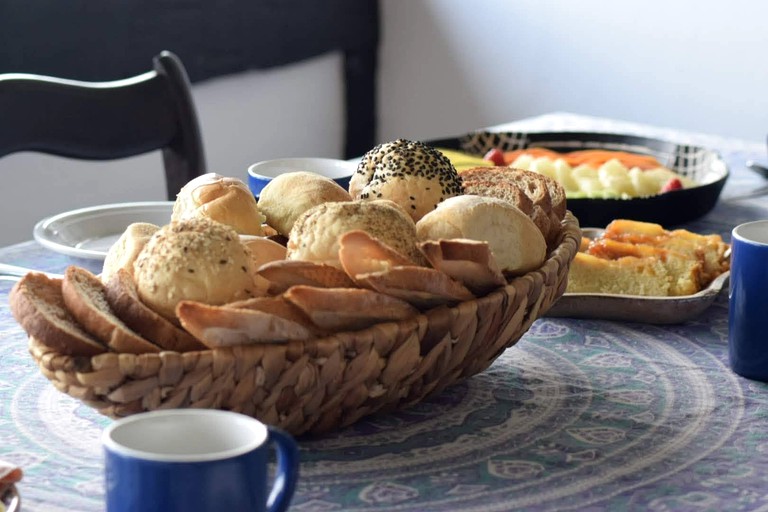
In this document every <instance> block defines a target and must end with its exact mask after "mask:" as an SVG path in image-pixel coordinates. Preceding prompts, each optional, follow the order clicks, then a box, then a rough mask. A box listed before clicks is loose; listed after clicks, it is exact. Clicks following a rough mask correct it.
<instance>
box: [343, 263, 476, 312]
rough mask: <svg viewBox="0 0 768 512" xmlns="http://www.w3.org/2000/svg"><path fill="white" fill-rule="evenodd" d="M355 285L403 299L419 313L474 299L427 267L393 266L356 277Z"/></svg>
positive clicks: (452, 281) (461, 287) (453, 282)
mask: <svg viewBox="0 0 768 512" xmlns="http://www.w3.org/2000/svg"><path fill="white" fill-rule="evenodd" d="M355 282H356V283H357V284H358V285H360V286H362V287H364V288H369V289H371V290H375V291H377V292H381V293H383V294H385V295H389V296H391V297H397V298H398V299H402V300H404V301H406V302H407V303H408V304H410V305H412V306H415V307H417V308H419V309H421V310H427V309H430V308H433V307H435V306H439V305H441V304H448V303H451V302H462V301H465V300H472V299H474V298H475V296H474V295H473V294H472V292H470V291H469V290H468V289H467V288H466V287H465V286H464V285H463V284H461V283H460V282H458V281H456V280H455V279H453V278H451V277H450V276H448V274H446V273H444V272H441V271H439V270H435V269H433V268H428V267H416V266H408V267H392V268H390V269H389V270H385V271H383V272H371V273H369V274H357V275H356V276H355Z"/></svg>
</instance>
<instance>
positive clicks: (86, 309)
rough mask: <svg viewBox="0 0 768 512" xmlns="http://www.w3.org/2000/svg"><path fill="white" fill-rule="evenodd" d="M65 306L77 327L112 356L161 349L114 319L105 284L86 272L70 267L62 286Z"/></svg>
mask: <svg viewBox="0 0 768 512" xmlns="http://www.w3.org/2000/svg"><path fill="white" fill-rule="evenodd" d="M61 291H62V295H63V297H64V304H66V306H67V309H69V311H70V312H71V313H72V316H74V317H75V318H76V319H77V321H78V322H79V323H80V325H82V326H83V328H84V329H85V330H86V331H88V332H89V333H91V334H92V335H93V336H94V337H96V338H97V339H99V340H100V341H102V342H103V343H105V344H106V345H107V346H108V347H110V348H111V349H113V350H114V351H115V352H121V353H130V354H143V353H146V352H160V347H158V346H157V345H155V344H154V343H152V342H151V341H148V340H147V339H145V338H143V337H142V336H141V335H139V334H138V333H136V332H135V331H133V329H131V328H130V327H128V326H127V325H125V323H124V322H123V321H122V320H120V318H118V317H117V315H115V313H114V311H112V308H111V307H110V306H109V302H108V301H107V297H106V290H105V287H104V283H102V282H101V280H100V279H99V278H98V277H96V276H95V275H93V274H92V273H91V272H89V271H88V270H86V269H84V268H81V267H76V266H74V265H71V266H69V267H67V270H66V272H65V273H64V280H63V281H62V285H61Z"/></svg>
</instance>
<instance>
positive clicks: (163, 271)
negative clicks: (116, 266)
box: [134, 217, 257, 320]
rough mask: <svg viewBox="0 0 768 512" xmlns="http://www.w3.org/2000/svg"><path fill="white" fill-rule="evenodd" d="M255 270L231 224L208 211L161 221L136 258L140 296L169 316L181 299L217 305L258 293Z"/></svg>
mask: <svg viewBox="0 0 768 512" xmlns="http://www.w3.org/2000/svg"><path fill="white" fill-rule="evenodd" d="M253 274H254V268H253V258H252V257H251V254H250V250H249V249H248V248H247V247H245V246H244V245H243V244H242V243H241V242H240V238H239V237H238V235H237V233H236V232H235V230H234V229H232V228H231V227H229V226H225V225H224V224H221V223H219V222H215V221H213V220H211V219H208V218H206V217H198V218H192V219H187V220H182V221H175V222H171V223H170V224H168V225H166V226H163V227H162V228H160V230H158V231H157V233H155V234H154V235H153V236H152V238H151V239H150V240H149V242H147V244H146V245H145V246H144V249H143V250H142V251H141V253H139V257H138V258H137V259H136V262H135V263H134V278H135V281H136V289H137V291H138V293H139V297H140V298H141V300H142V301H143V302H144V303H145V304H147V305H148V306H149V307H151V308H152V309H154V310H155V311H157V312H158V313H160V314H161V315H163V316H164V317H166V318H168V319H171V320H176V314H175V308H176V304H178V302H179V301H181V300H185V299H188V300H196V301H198V302H204V303H206V304H213V305H219V304H225V303H227V302H232V301H235V300H242V299H247V298H250V297H253V296H255V295H257V292H256V286H255V284H254V281H253Z"/></svg>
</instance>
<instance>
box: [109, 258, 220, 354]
mask: <svg viewBox="0 0 768 512" xmlns="http://www.w3.org/2000/svg"><path fill="white" fill-rule="evenodd" d="M106 297H107V302H109V306H110V307H111V308H112V310H113V311H114V312H115V314H116V315H117V316H118V317H119V318H120V319H121V320H122V321H123V322H125V325H127V326H128V327H129V328H131V329H133V330H134V331H136V332H137V333H138V334H140V335H141V336H143V337H144V338H146V339H147V340H149V341H151V342H153V343H154V344H155V345H157V346H159V347H161V348H163V349H165V350H174V351H176V352H189V351H192V350H205V349H206V348H207V347H206V346H205V345H203V343H201V342H200V341H199V340H198V339H196V338H195V337H194V336H192V335H191V334H190V333H188V332H187V331H185V330H184V329H182V328H181V327H177V326H176V325H174V324H173V323H172V322H171V321H169V320H168V319H166V318H165V317H164V316H162V315H160V314H159V313H157V312H156V311H154V310H153V309H151V308H150V307H149V306H147V305H146V304H144V303H143V302H142V301H141V299H140V298H139V293H138V292H137V291H136V282H135V281H134V280H133V276H132V275H131V274H130V273H129V272H128V271H127V270H125V269H123V268H121V269H118V270H117V272H115V274H114V275H113V276H112V278H111V279H109V281H108V282H107V284H106Z"/></svg>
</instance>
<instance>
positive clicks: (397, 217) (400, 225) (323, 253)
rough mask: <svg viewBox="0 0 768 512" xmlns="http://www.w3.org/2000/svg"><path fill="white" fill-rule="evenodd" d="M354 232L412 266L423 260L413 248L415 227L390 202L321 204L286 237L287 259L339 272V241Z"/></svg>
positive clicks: (396, 206) (301, 219) (414, 244)
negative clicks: (377, 242) (401, 257)
mask: <svg viewBox="0 0 768 512" xmlns="http://www.w3.org/2000/svg"><path fill="white" fill-rule="evenodd" d="M354 230H361V231H365V232H366V233H368V234H370V235H371V236H372V237H374V238H378V239H379V240H380V241H382V242H383V243H385V244H387V245H388V246H389V247H391V248H392V249H394V250H395V251H397V252H399V253H400V254H402V255H403V256H405V257H406V258H408V259H409V260H411V261H413V262H414V264H419V265H421V264H423V263H424V261H425V260H424V257H423V255H422V254H421V252H419V249H418V247H417V245H416V243H417V238H416V225H415V224H414V222H413V220H412V219H411V218H410V217H409V216H408V215H407V214H406V213H405V212H404V211H403V210H402V208H400V207H399V206H398V205H397V204H395V203H393V202H392V201H387V200H383V199H377V200H373V201H349V202H342V203H324V204H321V205H318V206H315V207H314V208H311V209H309V210H307V211H306V212H304V213H303V214H302V215H301V216H300V217H299V218H298V219H297V220H296V223H295V224H294V225H293V229H292V230H291V234H290V236H289V237H288V250H287V253H286V259H288V260H306V261H313V262H315V263H323V264H326V265H331V266H333V267H336V268H339V269H342V266H341V262H340V261H339V247H340V246H339V237H340V236H341V235H343V234H344V233H347V232H349V231H354Z"/></svg>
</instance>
